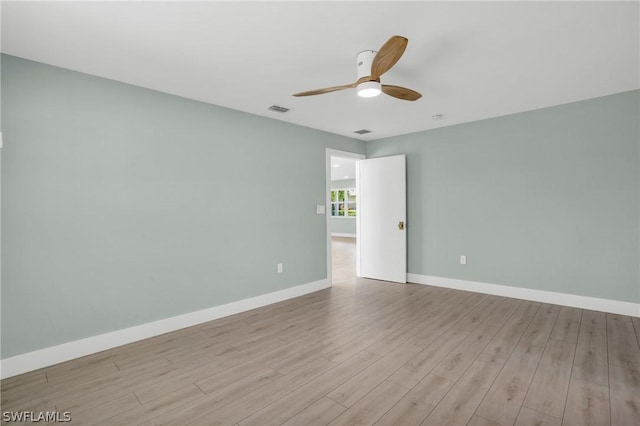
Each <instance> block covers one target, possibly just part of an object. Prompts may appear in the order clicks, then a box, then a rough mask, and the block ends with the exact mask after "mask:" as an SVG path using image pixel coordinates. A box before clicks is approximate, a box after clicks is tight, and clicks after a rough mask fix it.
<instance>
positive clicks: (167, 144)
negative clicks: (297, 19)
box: [2, 56, 365, 358]
mask: <svg viewBox="0 0 640 426" xmlns="http://www.w3.org/2000/svg"><path fill="white" fill-rule="evenodd" d="M267 106H268V105H265V108H266V107H267ZM2 123H3V127H4V128H3V131H4V139H5V147H4V149H3V155H2V197H3V199H2V229H3V235H2V237H3V239H2V357H3V358H6V357H9V356H13V355H17V354H21V353H25V352H28V351H33V350H36V349H40V348H44V347H48V346H52V345H56V344H60V343H64V342H69V341H73V340H77V339H80V338H83V337H88V336H92V335H97V334H100V333H105V332H108V331H112V330H117V329H121V328H126V327H130V326H134V325H138V324H142V323H146V322H150V321H154V320H158V319H162V318H167V317H171V316H174V315H179V314H183V313H187V312H192V311H195V310H199V309H204V308H208V307H211V306H215V305H220V304H224V303H228V302H232V301H236V300H240V299H244V298H248V297H252V296H257V295H260V294H265V293H269V292H272V291H276V290H280V289H284V288H287V287H291V286H296V285H300V284H306V283H309V282H313V281H316V280H321V279H323V278H326V265H327V260H326V220H325V219H326V217H325V216H324V215H316V213H315V210H316V204H324V202H325V190H326V189H325V158H326V155H325V149H326V148H333V149H338V150H343V151H352V152H358V153H364V150H365V147H364V143H363V142H361V141H357V140H355V139H349V138H344V137H340V136H336V135H332V134H328V133H324V132H320V131H315V130H312V129H309V128H304V127H299V126H295V125H290V124H287V123H284V122H281V121H276V120H272V119H268V118H263V117H258V116H254V115H249V114H245V113H241V112H238V111H233V110H229V109H225V108H220V107H216V106H212V105H207V104H204V103H199V102H195V101H191V100H188V99H184V98H179V97H175V96H171V95H167V94H163V93H159V92H155V91H151V90H146V89H142V88H139V87H135V86H130V85H126V84H122V83H118V82H114V81H110V80H105V79H101V78H97V77H93V76H89V75H85V74H81V73H77V72H71V71H68V70H64V69H60V68H55V67H51V66H47V65H43V64H39V63H35V62H30V61H26V60H23V59H19V58H16V57H11V56H3V57H2ZM292 158H295V159H296V161H290V159H292ZM292 194H295V202H292V199H291V195H292ZM279 262H282V263H283V264H284V271H285V272H284V273H283V274H277V273H276V264H277V263H279Z"/></svg>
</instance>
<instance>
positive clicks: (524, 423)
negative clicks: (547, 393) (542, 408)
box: [514, 407, 582, 426]
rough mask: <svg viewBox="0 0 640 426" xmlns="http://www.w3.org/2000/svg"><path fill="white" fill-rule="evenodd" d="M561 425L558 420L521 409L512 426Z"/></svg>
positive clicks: (525, 408)
mask: <svg viewBox="0 0 640 426" xmlns="http://www.w3.org/2000/svg"><path fill="white" fill-rule="evenodd" d="M561 424H562V421H561V420H560V419H557V418H555V417H552V416H549V415H548V414H545V413H541V412H539V411H536V410H532V409H530V408H527V407H522V410H520V413H519V415H518V419H517V420H516V423H515V425H514V426H533V425H535V426H561ZM575 426H582V425H575Z"/></svg>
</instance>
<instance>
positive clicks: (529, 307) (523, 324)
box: [483, 302, 540, 359]
mask: <svg viewBox="0 0 640 426" xmlns="http://www.w3.org/2000/svg"><path fill="white" fill-rule="evenodd" d="M539 309H540V304H539V303H536V302H522V303H521V304H520V305H519V306H518V308H517V309H516V311H515V312H514V313H513V315H512V316H511V318H510V319H509V322H508V323H507V324H505V325H504V326H503V327H502V328H501V329H500V331H498V333H497V334H496V335H495V337H494V338H493V339H492V340H491V342H489V344H488V345H487V347H486V348H485V349H484V351H483V352H484V353H485V354H487V355H490V356H497V357H501V358H503V359H506V358H507V357H509V355H511V352H513V349H514V348H515V347H516V345H517V344H518V342H519V341H520V339H521V338H522V335H523V334H524V332H525V330H526V329H527V327H529V324H530V323H531V321H532V320H533V318H534V317H535V315H536V313H537V312H538V310H539Z"/></svg>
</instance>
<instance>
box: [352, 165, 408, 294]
mask: <svg viewBox="0 0 640 426" xmlns="http://www.w3.org/2000/svg"><path fill="white" fill-rule="evenodd" d="M406 202H407V199H406V177H405V156H404V155H395V156H392V157H381V158H373V159H370V160H360V161H359V179H358V221H359V224H358V240H357V242H358V247H359V256H358V258H359V265H358V266H359V268H358V275H359V276H361V277H366V278H374V279H378V280H385V281H393V282H398V283H406V282H407V231H406V220H407V217H406V215H407V213H406Z"/></svg>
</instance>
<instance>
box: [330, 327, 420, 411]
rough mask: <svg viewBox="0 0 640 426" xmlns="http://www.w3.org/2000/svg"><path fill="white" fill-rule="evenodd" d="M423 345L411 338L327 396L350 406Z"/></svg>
mask: <svg viewBox="0 0 640 426" xmlns="http://www.w3.org/2000/svg"><path fill="white" fill-rule="evenodd" d="M424 346H425V344H424V342H423V341H421V340H418V339H416V338H412V339H411V340H410V341H408V342H406V343H404V344H402V345H401V346H399V347H398V348H396V349H395V350H393V351H392V352H390V353H389V354H387V355H385V356H384V357H382V358H380V359H379V360H377V361H376V362H374V363H373V364H372V365H371V366H369V367H367V368H366V369H365V370H363V371H362V372H361V373H359V374H358V375H356V376H355V377H353V378H352V379H350V380H349V381H347V382H346V383H344V384H343V385H341V386H340V387H338V388H336V389H335V390H334V391H333V392H331V393H329V394H328V395H327V396H328V397H329V398H331V399H333V400H334V401H336V402H337V403H339V404H342V405H344V406H345V407H351V406H352V405H354V404H355V403H356V402H357V401H359V400H360V399H361V398H362V397H363V396H365V395H366V394H367V393H369V392H370V391H371V390H372V389H374V388H375V387H377V386H378V385H379V384H380V383H382V382H383V381H385V380H386V379H387V378H388V377H389V376H391V375H392V374H393V373H394V372H395V371H396V370H397V369H398V368H400V367H401V366H402V365H404V364H405V363H406V362H407V361H408V360H409V359H411V358H412V357H413V356H415V355H416V354H417V353H418V352H420V351H421V350H422V349H423V348H424ZM406 389H408V388H406Z"/></svg>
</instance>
